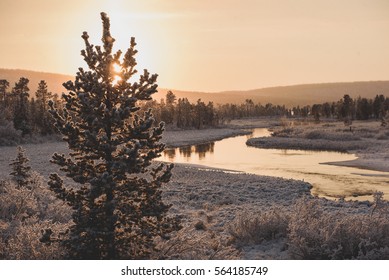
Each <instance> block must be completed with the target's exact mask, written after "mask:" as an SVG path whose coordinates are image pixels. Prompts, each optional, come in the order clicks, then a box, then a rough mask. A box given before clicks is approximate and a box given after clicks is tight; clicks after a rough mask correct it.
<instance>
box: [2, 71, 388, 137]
mask: <svg viewBox="0 0 389 280" xmlns="http://www.w3.org/2000/svg"><path fill="white" fill-rule="evenodd" d="M28 84H29V80H28V79H27V78H25V77H21V78H20V79H19V81H18V82H16V83H15V85H14V86H13V87H12V88H10V84H9V82H8V81H7V80H4V79H3V80H0V125H4V123H5V122H6V123H7V122H8V123H12V124H13V127H14V129H16V130H19V131H21V134H22V136H24V135H27V134H40V135H50V134H54V133H57V130H56V129H55V127H54V124H53V120H52V117H51V115H50V113H49V107H48V101H49V100H53V102H54V104H55V106H56V107H57V108H62V107H63V105H62V104H61V101H60V98H59V96H58V94H56V93H55V94H53V93H51V92H50V91H49V90H48V87H47V83H46V81H44V80H41V81H40V82H39V84H38V88H37V90H36V92H35V94H34V96H33V97H31V96H30V90H29V88H28ZM30 97H31V98H30ZM139 105H140V108H141V111H142V112H146V111H148V110H149V109H151V110H152V112H153V117H154V120H155V123H159V122H164V123H165V124H166V125H167V128H172V127H173V128H180V129H203V128H209V127H217V126H220V125H224V124H226V123H228V122H230V121H231V120H234V119H241V118H255V117H264V116H270V117H274V116H284V117H290V118H293V117H298V118H307V117H312V118H314V119H315V120H316V121H319V120H320V119H321V118H327V119H338V120H341V121H344V122H346V123H347V122H350V121H352V120H368V119H376V120H382V122H385V123H386V118H387V112H388V110H389V98H388V97H385V96H384V95H382V94H381V95H376V97H375V98H372V99H368V98H364V97H358V98H355V99H353V98H351V97H350V95H348V94H345V95H344V96H343V98H342V99H340V100H338V101H337V102H325V103H321V104H313V105H306V106H301V107H300V106H295V107H293V108H287V107H286V106H285V105H282V106H281V105H274V104H271V103H267V104H265V105H263V104H261V103H254V102H253V100H252V99H246V100H245V102H243V103H241V104H231V103H227V104H217V105H215V104H214V103H213V102H208V103H205V102H204V101H202V100H201V99H198V100H197V102H195V103H191V102H190V101H189V100H188V99H187V98H178V99H177V97H176V95H175V94H174V93H173V92H172V91H168V92H167V94H166V96H165V98H162V99H161V100H160V101H159V102H158V101H157V100H154V99H152V100H146V101H140V102H139Z"/></svg>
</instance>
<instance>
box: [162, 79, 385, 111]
mask: <svg viewBox="0 0 389 280" xmlns="http://www.w3.org/2000/svg"><path fill="white" fill-rule="evenodd" d="M166 91H167V90H165V89H161V90H159V93H158V94H157V95H156V96H155V98H157V99H158V98H161V97H163V96H165V94H166ZM172 91H173V92H174V94H175V95H176V96H177V98H180V97H187V98H188V99H189V100H190V101H192V102H195V101H197V100H198V99H199V98H201V100H203V101H206V102H208V101H213V102H214V103H216V104H217V103H220V104H222V103H242V102H245V100H246V99H252V100H253V101H254V103H258V102H260V103H262V104H267V103H272V104H276V105H286V106H287V107H291V106H297V105H299V106H304V105H312V104H315V103H324V102H332V101H338V100H339V99H341V98H342V97H343V96H344V95H345V94H348V95H350V96H351V97H352V98H357V97H358V96H361V97H366V98H374V97H375V96H376V95H377V94H383V95H385V96H389V81H369V82H345V83H323V84H306V85H293V86H282V87H269V88H261V89H254V90H248V91H225V92H216V93H204V92H189V91H179V90H177V91H175V90H172Z"/></svg>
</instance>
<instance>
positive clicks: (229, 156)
mask: <svg viewBox="0 0 389 280" xmlns="http://www.w3.org/2000/svg"><path fill="white" fill-rule="evenodd" d="M267 136H270V132H269V130H268V129H266V128H258V129H254V130H253V131H252V133H251V134H250V135H245V136H237V137H231V138H225V139H223V140H220V141H216V142H211V143H206V144H201V145H194V146H188V147H183V148H175V149H167V150H165V152H164V154H163V155H162V157H161V160H163V161H168V162H174V163H186V164H195V165H200V166H201V167H203V168H207V167H212V168H218V169H225V170H229V171H234V172H245V173H252V174H257V175H265V176H275V177H282V178H286V179H297V180H303V181H306V182H309V183H310V184H311V185H312V190H311V192H312V194H313V195H318V196H321V197H327V198H331V199H334V198H339V197H345V199H353V200H372V194H373V192H374V191H382V192H383V193H384V197H385V198H386V199H388V198H389V187H388V186H389V184H388V183H389V172H377V171H370V170H365V169H357V168H352V167H343V166H335V165H329V164H325V163H326V162H338V161H347V160H353V159H356V156H355V155H353V154H347V153H338V152H324V151H304V150H283V149H261V148H255V147H249V146H247V145H246V141H247V139H249V138H251V137H267Z"/></svg>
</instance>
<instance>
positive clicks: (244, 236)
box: [229, 207, 289, 246]
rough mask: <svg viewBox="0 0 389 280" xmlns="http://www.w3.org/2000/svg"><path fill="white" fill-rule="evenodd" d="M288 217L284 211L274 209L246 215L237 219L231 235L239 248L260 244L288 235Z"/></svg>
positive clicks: (232, 226) (231, 227) (231, 229)
mask: <svg viewBox="0 0 389 280" xmlns="http://www.w3.org/2000/svg"><path fill="white" fill-rule="evenodd" d="M288 220H289V218H288V215H287V214H286V211H285V210H284V209H281V208H279V207H277V208H272V209H270V210H269V211H266V212H259V213H256V214H249V215H247V213H245V215H241V216H239V217H237V218H236V219H235V221H234V222H233V223H232V225H231V226H230V230H229V231H230V234H231V235H232V237H233V240H234V243H235V244H237V245H238V246H243V245H248V244H259V243H261V242H262V241H264V240H271V239H276V238H280V237H285V236H286V235H287V228H288Z"/></svg>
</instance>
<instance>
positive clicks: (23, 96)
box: [12, 77, 31, 135]
mask: <svg viewBox="0 0 389 280" xmlns="http://www.w3.org/2000/svg"><path fill="white" fill-rule="evenodd" d="M28 83H29V80H28V79H27V78H24V77H22V78H20V79H19V81H18V82H16V83H15V86H14V88H13V89H12V95H13V98H14V102H15V104H14V111H13V122H14V127H15V129H18V130H21V131H22V135H25V134H28V133H30V132H31V127H30V123H29V122H30V116H29V108H28V105H29V100H28V97H29V90H30V89H29V88H28Z"/></svg>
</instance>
